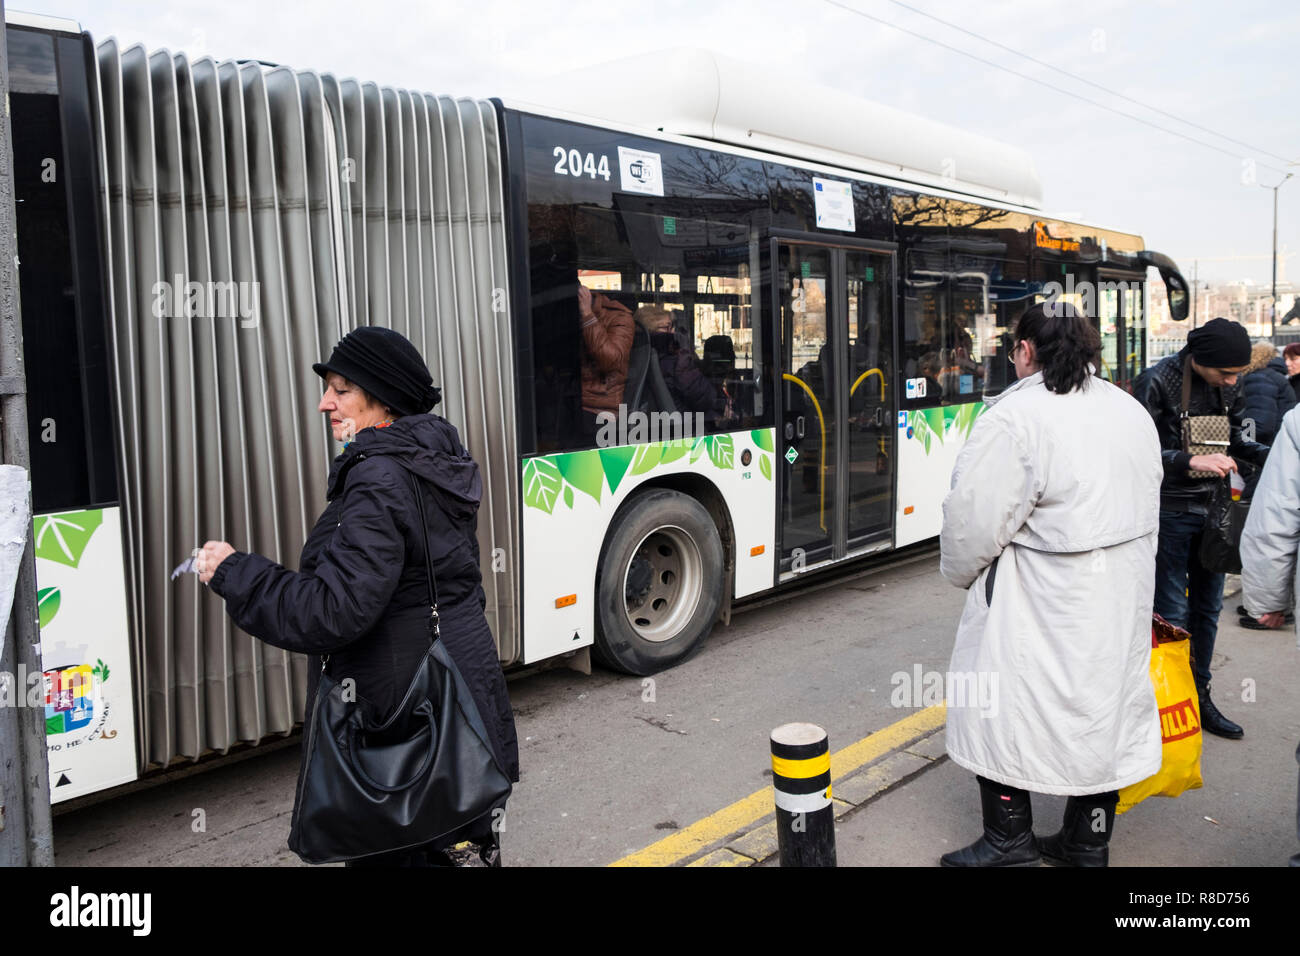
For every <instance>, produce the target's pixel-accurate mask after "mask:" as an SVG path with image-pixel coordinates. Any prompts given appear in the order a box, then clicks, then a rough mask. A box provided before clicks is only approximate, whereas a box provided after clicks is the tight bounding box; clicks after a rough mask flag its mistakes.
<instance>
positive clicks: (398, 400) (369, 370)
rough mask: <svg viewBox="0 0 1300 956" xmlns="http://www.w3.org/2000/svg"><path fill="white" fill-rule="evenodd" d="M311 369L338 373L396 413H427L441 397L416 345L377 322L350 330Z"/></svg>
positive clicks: (323, 372)
mask: <svg viewBox="0 0 1300 956" xmlns="http://www.w3.org/2000/svg"><path fill="white" fill-rule="evenodd" d="M312 368H313V369H315V370H316V374H317V375H319V376H320V377H321V378H324V377H325V375H326V373H328V372H337V373H338V374H340V375H342V376H343V377H344V378H346V379H348V380H349V381H351V382H355V383H356V384H357V385H359V386H361V387H362V388H363V389H365V390H366V391H367V392H369V393H370V394H371V395H373V396H374V397H375V400H376V401H378V402H380V403H381V404H383V405H387V406H388V407H389V408H391V409H392V410H393V411H395V412H397V413H398V414H399V415H416V414H419V413H422V412H427V411H428V410H429V409H431V408H433V406H435V405H437V404H438V402H440V401H441V400H442V395H441V393H440V392H439V390H438V389H437V388H436V387H435V386H434V384H433V376H432V375H430V374H429V367H428V366H427V365H425V364H424V359H422V358H421V357H420V353H419V351H418V350H417V349H416V347H415V346H414V345H412V344H411V343H410V341H409V340H408V339H407V338H406V336H404V335H402V334H401V333H400V332H394V331H393V330H392V329H385V328H381V327H379V326H377V325H367V326H362V327H361V328H359V329H354V330H353V331H351V332H349V333H348V334H347V335H345V336H343V338H341V339H339V344H338V345H336V346H334V351H333V353H332V354H331V355H330V357H329V361H328V362H317V363H316V364H315V365H313V366H312Z"/></svg>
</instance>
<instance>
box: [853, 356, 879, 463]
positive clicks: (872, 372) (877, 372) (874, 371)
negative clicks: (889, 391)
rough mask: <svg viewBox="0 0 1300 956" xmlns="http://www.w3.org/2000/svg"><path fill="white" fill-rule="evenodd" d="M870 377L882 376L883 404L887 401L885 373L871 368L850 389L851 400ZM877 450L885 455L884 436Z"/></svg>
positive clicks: (877, 444) (877, 442) (877, 443)
mask: <svg viewBox="0 0 1300 956" xmlns="http://www.w3.org/2000/svg"><path fill="white" fill-rule="evenodd" d="M868 375H879V376H880V400H881V401H882V402H883V401H884V400H885V373H884V372H882V371H881V370H880V369H878V368H869V369H867V370H866V371H865V372H863V373H862V374H861V375H859V376H858V380H857V381H856V382H854V383H853V387H852V388H850V389H849V398H852V397H853V393H854V392H856V391H857V390H858V386H859V385H861V384H862V380H863V379H864V378H866V377H867V376H868ZM876 448H877V449H878V450H879V451H880V454H882V455H883V454H884V453H885V436H884V435H881V436H880V438H879V439H878V440H877V441H876Z"/></svg>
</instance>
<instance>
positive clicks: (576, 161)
mask: <svg viewBox="0 0 1300 956" xmlns="http://www.w3.org/2000/svg"><path fill="white" fill-rule="evenodd" d="M551 153H552V154H553V155H554V156H555V174H556V175H557V176H581V175H583V174H584V173H585V174H586V175H587V176H589V177H591V178H592V179H595V178H596V177H597V176H599V177H601V178H602V179H604V180H605V182H609V157H608V156H601V157H600V160H599V162H597V159H596V156H595V154H594V153H585V154H584V153H580V152H578V150H576V149H570V150H566V149H565V148H564V147H563V146H556V147H555V149H553V150H551Z"/></svg>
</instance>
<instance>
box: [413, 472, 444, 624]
mask: <svg viewBox="0 0 1300 956" xmlns="http://www.w3.org/2000/svg"><path fill="white" fill-rule="evenodd" d="M406 474H407V477H409V478H410V479H411V490H412V491H413V492H415V510H416V512H417V513H418V514H419V516H420V530H421V531H423V532H424V571H425V576H426V577H427V578H428V581H429V643H430V644H433V642H434V641H436V640H438V637H439V635H440V633H441V632H440V630H439V628H438V584H437V582H436V581H435V580H434V577H433V552H432V550H431V549H430V548H429V522H428V520H427V519H426V518H425V516H424V495H423V493H421V491H420V483H419V481H418V480H417V479H416V477H415V475H414V474H412V473H411V472H409V471H408V472H407V473H406Z"/></svg>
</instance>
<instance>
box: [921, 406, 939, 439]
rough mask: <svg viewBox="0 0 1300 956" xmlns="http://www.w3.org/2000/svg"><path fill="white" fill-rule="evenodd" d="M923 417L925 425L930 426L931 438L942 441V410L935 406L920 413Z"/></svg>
mask: <svg viewBox="0 0 1300 956" xmlns="http://www.w3.org/2000/svg"><path fill="white" fill-rule="evenodd" d="M921 414H922V415H924V416H925V423H926V424H927V425H929V426H930V432H931V434H932V435H933V437H935V438H937V439H939V441H941V442H942V441H943V408H942V407H940V406H936V407H934V408H927V409H925V410H924V411H922V412H921Z"/></svg>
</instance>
